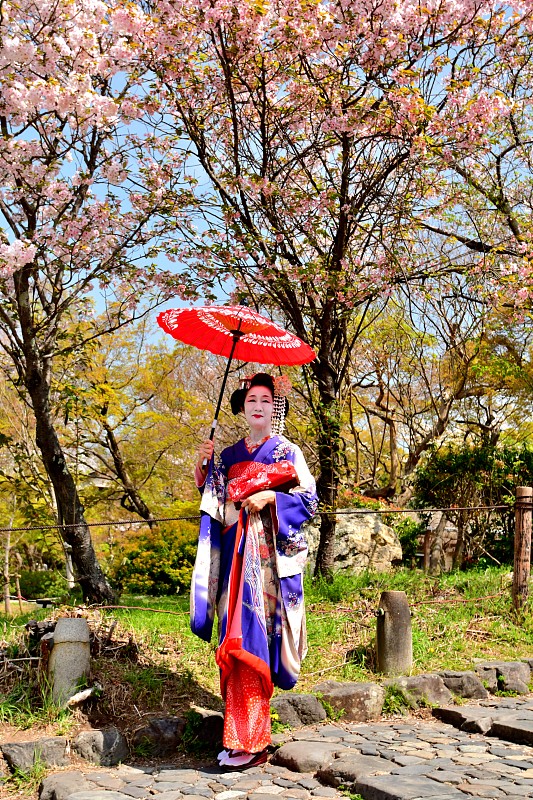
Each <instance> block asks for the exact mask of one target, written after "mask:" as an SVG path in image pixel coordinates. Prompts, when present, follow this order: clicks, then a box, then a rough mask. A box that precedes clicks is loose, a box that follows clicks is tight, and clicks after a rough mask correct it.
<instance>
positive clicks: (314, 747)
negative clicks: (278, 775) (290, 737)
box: [271, 741, 343, 773]
mask: <svg viewBox="0 0 533 800" xmlns="http://www.w3.org/2000/svg"><path fill="white" fill-rule="evenodd" d="M342 749H343V748H342V746H341V747H339V745H336V744H328V743H327V742H309V741H300V742H288V743H287V744H284V745H283V747H280V748H279V750H276V752H275V753H274V756H273V758H272V759H271V764H274V765H275V766H278V767H286V768H287V769H290V770H292V771H293V772H312V773H315V772H316V771H317V770H319V769H321V768H322V767H325V766H327V765H328V764H331V762H332V761H333V760H334V759H335V758H336V755H337V753H338V752H339V751H342Z"/></svg>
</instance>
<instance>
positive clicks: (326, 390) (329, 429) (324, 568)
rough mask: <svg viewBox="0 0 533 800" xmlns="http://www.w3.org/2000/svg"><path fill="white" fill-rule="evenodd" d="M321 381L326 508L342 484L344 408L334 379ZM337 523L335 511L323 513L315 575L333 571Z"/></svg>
mask: <svg viewBox="0 0 533 800" xmlns="http://www.w3.org/2000/svg"><path fill="white" fill-rule="evenodd" d="M321 377H322V380H320V382H319V391H320V405H319V408H318V422H319V427H318V436H317V448H318V457H319V461H320V475H319V477H318V480H317V493H318V497H319V500H320V504H321V506H322V507H323V508H324V511H325V512H331V511H335V510H336V508H337V494H338V486H339V474H338V469H337V466H338V460H339V452H340V428H341V426H340V411H339V406H338V403H337V399H336V397H335V394H334V389H333V386H332V383H333V381H330V380H328V379H327V378H326V379H325V380H324V376H321ZM335 523H336V518H335V515H334V514H332V513H323V514H322V516H321V520H320V541H319V544H318V550H317V554H316V564H315V577H316V576H318V575H325V576H327V575H331V574H332V572H333V564H334V560H335Z"/></svg>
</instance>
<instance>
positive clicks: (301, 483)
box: [191, 373, 317, 769]
mask: <svg viewBox="0 0 533 800" xmlns="http://www.w3.org/2000/svg"><path fill="white" fill-rule="evenodd" d="M276 381H277V383H278V385H277V386H276V385H275V382H274V380H273V379H272V378H271V377H270V375H267V374H265V373H258V374H257V375H254V376H253V378H251V379H249V380H247V381H246V382H245V385H244V386H243V387H242V388H240V389H238V390H237V391H236V392H234V393H233V395H232V397H231V407H232V411H233V413H234V414H238V413H240V412H243V413H244V416H245V418H246V421H247V423H248V425H249V428H250V433H249V436H247V437H246V438H244V439H241V440H240V441H239V442H237V443H236V444H234V445H233V446H231V447H228V448H226V449H225V450H223V451H222V453H221V456H220V460H219V462H218V464H217V465H216V466H215V465H214V462H213V458H212V456H213V443H212V442H210V441H206V442H203V444H202V445H201V447H200V451H199V457H198V463H197V465H196V472H195V477H196V483H197V485H198V486H199V488H200V489H201V491H202V492H203V496H202V503H201V506H200V510H201V522H200V537H199V542H198V554H197V558H196V564H195V568H194V575H193V585H192V590H191V628H192V630H193V632H194V633H196V634H197V635H198V636H200V637H201V638H202V639H205V640H206V641H210V640H211V632H212V626H213V618H214V611H215V607H216V609H217V615H218V621H219V631H218V633H219V647H218V649H217V653H216V660H217V664H218V665H219V667H220V676H221V677H220V684H221V691H222V696H223V698H224V700H225V702H226V712H225V716H224V736H223V744H224V747H225V750H223V751H222V753H220V754H219V761H220V764H221V765H224V766H226V767H229V768H230V769H237V768H240V769H243V768H245V767H249V766H255V765H257V764H261V763H264V761H266V758H267V754H266V747H267V745H268V744H270V742H271V734H270V698H271V696H272V692H273V688H274V685H276V686H279V687H280V688H283V689H290V688H292V687H293V686H294V684H295V683H296V681H297V679H298V675H299V672H300V663H301V660H302V658H303V657H304V656H305V652H306V632H305V613H304V603H303V583H302V573H303V569H304V566H305V560H306V556H307V544H306V541H305V536H304V534H303V532H302V525H303V523H304V522H305V521H306V520H308V519H310V518H311V517H312V516H313V514H314V513H315V511H316V506H317V500H316V491H315V482H314V480H313V477H312V475H311V473H310V472H309V469H308V468H307V465H306V463H305V460H304V457H303V455H302V452H301V450H300V448H299V447H297V446H296V445H294V444H292V443H291V442H289V441H288V439H286V438H285V437H284V436H283V435H281V430H282V427H283V422H284V419H285V414H286V412H287V410H288V402H287V399H286V397H285V396H284V393H286V389H287V383H288V381H287V379H283V378H282V379H276ZM283 387H284V389H285V392H284V391H282V389H283ZM288 387H289V388H290V383H288ZM204 465H205V466H204ZM271 487H272V488H271ZM234 501H235V502H234Z"/></svg>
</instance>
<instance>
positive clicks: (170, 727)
mask: <svg viewBox="0 0 533 800" xmlns="http://www.w3.org/2000/svg"><path fill="white" fill-rule="evenodd" d="M185 725H186V723H185V720H184V719H182V718H181V717H175V716H165V717H153V719H150V720H149V721H148V723H147V724H146V725H143V726H142V727H140V728H137V729H136V730H135V731H134V732H133V735H132V739H131V742H132V747H133V749H134V750H136V751H137V752H138V753H142V755H150V756H163V755H168V754H169V753H172V752H174V751H175V750H176V748H177V747H178V745H179V744H180V742H181V740H182V739H183V733H184V731H185Z"/></svg>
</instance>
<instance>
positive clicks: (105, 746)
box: [72, 725, 130, 800]
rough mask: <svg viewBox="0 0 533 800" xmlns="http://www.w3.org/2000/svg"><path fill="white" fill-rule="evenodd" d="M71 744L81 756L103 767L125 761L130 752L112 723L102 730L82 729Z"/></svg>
mask: <svg viewBox="0 0 533 800" xmlns="http://www.w3.org/2000/svg"><path fill="white" fill-rule="evenodd" d="M72 746H73V749H74V750H75V751H76V752H77V753H78V754H79V755H80V756H81V757H82V758H85V759H86V760H87V761H92V762H93V763H94V764H100V765H101V766H103V767H112V766H114V765H115V764H118V763H120V762H121V761H125V760H126V759H127V758H128V757H129V754H130V753H129V748H128V743H127V741H126V739H125V737H124V736H123V735H122V733H121V732H120V731H119V730H118V728H115V727H114V726H113V725H112V726H110V727H109V728H104V729H103V730H93V731H82V732H81V733H79V734H78V736H76V738H75V739H74V742H73V745H72ZM109 800H111V798H109Z"/></svg>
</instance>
